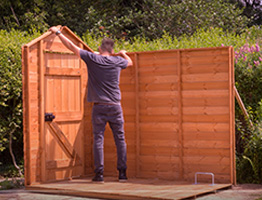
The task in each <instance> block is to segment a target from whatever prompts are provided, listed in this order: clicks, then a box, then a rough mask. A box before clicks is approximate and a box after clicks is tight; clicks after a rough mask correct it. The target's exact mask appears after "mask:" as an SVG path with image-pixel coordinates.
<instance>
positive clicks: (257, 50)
mask: <svg viewBox="0 0 262 200" xmlns="http://www.w3.org/2000/svg"><path fill="white" fill-rule="evenodd" d="M259 51H260V47H259V45H258V43H256V52H259Z"/></svg>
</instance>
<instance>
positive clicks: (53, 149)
mask: <svg viewBox="0 0 262 200" xmlns="http://www.w3.org/2000/svg"><path fill="white" fill-rule="evenodd" d="M43 60H44V72H43V74H44V78H43V87H44V88H43V93H44V97H43V101H44V102H43V104H44V105H43V106H44V112H45V116H49V118H48V117H45V122H44V125H43V132H44V134H43V135H42V145H43V147H44V150H43V152H42V158H41V180H42V181H43V182H46V181H54V180H61V179H67V178H71V177H75V176H80V175H83V173H84V163H83V160H84V152H83V147H84V137H83V130H84V128H83V123H82V119H83V99H84V98H83V94H82V93H83V91H84V90H82V88H83V83H82V82H83V81H82V78H83V76H82V69H81V61H80V59H78V57H77V56H75V55H74V54H72V53H68V52H67V53H62V52H60V53H59V52H51V51H45V52H44V54H43ZM50 115H51V116H52V115H54V116H55V118H54V119H53V121H49V119H50ZM51 118H52V117H51Z"/></svg>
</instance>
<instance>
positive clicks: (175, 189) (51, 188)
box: [26, 177, 231, 200]
mask: <svg viewBox="0 0 262 200" xmlns="http://www.w3.org/2000/svg"><path fill="white" fill-rule="evenodd" d="M229 187H231V184H215V185H210V184H197V185H195V184H193V183H188V182H173V181H165V180H156V179H132V178H131V179H129V180H128V182H126V183H119V182H118V180H117V178H113V177H105V183H104V184H96V183H92V181H91V178H85V179H73V180H68V181H61V182H56V183H45V184H39V185H31V186H27V187H26V189H27V190H30V191H34V192H41V193H55V194H66V195H73V196H81V197H93V198H106V199H130V200H141V199H152V200H175V199H187V198H194V197H197V196H200V195H204V194H207V193H210V192H216V191H217V190H220V189H224V188H229Z"/></svg>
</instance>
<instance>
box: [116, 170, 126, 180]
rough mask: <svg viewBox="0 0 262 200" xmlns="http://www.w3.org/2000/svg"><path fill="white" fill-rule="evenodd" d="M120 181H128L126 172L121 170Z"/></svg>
mask: <svg viewBox="0 0 262 200" xmlns="http://www.w3.org/2000/svg"><path fill="white" fill-rule="evenodd" d="M118 180H119V182H126V181H127V177H126V170H119V177H118Z"/></svg>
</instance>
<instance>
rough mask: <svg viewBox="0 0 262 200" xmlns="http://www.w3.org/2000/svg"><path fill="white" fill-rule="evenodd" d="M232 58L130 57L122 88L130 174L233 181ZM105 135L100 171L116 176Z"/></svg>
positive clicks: (217, 51) (228, 51) (214, 51)
mask: <svg viewBox="0 0 262 200" xmlns="http://www.w3.org/2000/svg"><path fill="white" fill-rule="evenodd" d="M232 56H233V54H232V48H231V47H221V48H200V49H183V50H162V51H152V52H134V53H130V57H131V58H132V60H133V63H134V66H133V67H130V68H128V69H126V70H123V71H122V75H121V84H120V88H121V91H122V105H123V110H124V117H125V131H126V140H127V145H128V173H129V175H131V176H137V177H141V178H153V177H154V178H162V179H171V180H186V181H192V182H193V181H194V175H195V173H196V172H211V173H214V175H215V182H221V183H233V182H234V181H235V174H234V173H235V172H234V168H235V166H234V123H233V122H234V99H233V93H232V92H233V90H232V87H233V85H234V77H233V61H232V60H233V58H232ZM107 132H108V134H106V136H105V145H106V146H105V160H106V161H105V172H106V173H108V174H116V173H117V171H116V169H115V165H116V159H117V157H116V155H115V151H116V150H115V147H114V142H113V137H112V134H111V133H110V130H109V128H108V127H107V131H106V133H107ZM109 165H110V167H109ZM112 165H113V167H112ZM199 180H200V181H210V177H209V176H206V175H199Z"/></svg>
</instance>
